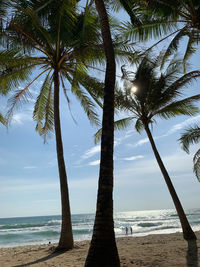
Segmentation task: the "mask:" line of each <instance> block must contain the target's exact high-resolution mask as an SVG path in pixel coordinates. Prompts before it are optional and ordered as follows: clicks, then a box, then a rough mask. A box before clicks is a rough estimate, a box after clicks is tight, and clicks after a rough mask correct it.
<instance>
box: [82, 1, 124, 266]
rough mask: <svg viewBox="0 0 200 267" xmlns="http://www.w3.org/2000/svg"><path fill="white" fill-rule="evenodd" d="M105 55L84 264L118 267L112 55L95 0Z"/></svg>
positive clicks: (102, 8) (100, 6) (102, 9)
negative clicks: (94, 194)
mask: <svg viewBox="0 0 200 267" xmlns="http://www.w3.org/2000/svg"><path fill="white" fill-rule="evenodd" d="M95 4H96V8H97V11H98V14H99V17H100V24H101V31H102V37H103V42H104V49H105V54H106V60H107V65H106V76H105V87H104V105H103V122H102V139H101V159H100V174H99V185H98V195H97V207H96V216H95V222H94V229H93V236H92V241H91V244H90V248H89V252H88V256H87V258H86V262H85V267H118V266H120V261H119V255H118V251H117V246H116V242H115V233H114V221H113V139H114V87H115V56H114V50H113V45H112V38H111V34H110V27H109V22H108V16H107V12H106V9H105V5H104V1H103V0H95Z"/></svg>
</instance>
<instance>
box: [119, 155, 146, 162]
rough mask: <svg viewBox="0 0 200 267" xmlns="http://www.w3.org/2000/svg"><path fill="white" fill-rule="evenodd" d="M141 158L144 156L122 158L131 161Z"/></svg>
mask: <svg viewBox="0 0 200 267" xmlns="http://www.w3.org/2000/svg"><path fill="white" fill-rule="evenodd" d="M143 158H144V156H142V155H138V156H133V157H128V158H124V159H123V160H127V161H131V160H137V159H143Z"/></svg>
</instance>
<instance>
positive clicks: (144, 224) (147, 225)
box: [137, 223, 163, 227]
mask: <svg viewBox="0 0 200 267" xmlns="http://www.w3.org/2000/svg"><path fill="white" fill-rule="evenodd" d="M162 224H163V223H138V224H137V225H138V226H140V227H154V226H159V225H162Z"/></svg>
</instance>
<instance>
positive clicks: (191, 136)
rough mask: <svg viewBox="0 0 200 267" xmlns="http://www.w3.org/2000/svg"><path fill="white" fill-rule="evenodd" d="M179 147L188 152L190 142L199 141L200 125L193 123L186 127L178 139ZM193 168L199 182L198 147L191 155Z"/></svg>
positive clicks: (199, 157)
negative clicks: (191, 125)
mask: <svg viewBox="0 0 200 267" xmlns="http://www.w3.org/2000/svg"><path fill="white" fill-rule="evenodd" d="M179 141H180V144H181V147H182V148H183V150H184V151H185V152H187V153H189V146H190V145H192V144H198V143H199V141H200V127H199V126H198V125H194V126H193V127H189V128H188V129H186V130H185V131H184V132H183V133H182V135H181V138H180V139H179ZM193 163H194V168H193V171H194V173H195V175H196V177H197V179H198V180H199V182H200V149H198V150H197V152H196V153H195V155H194V157H193Z"/></svg>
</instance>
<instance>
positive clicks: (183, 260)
mask: <svg viewBox="0 0 200 267" xmlns="http://www.w3.org/2000/svg"><path fill="white" fill-rule="evenodd" d="M195 233H196V235H197V242H194V241H193V242H189V243H188V242H187V241H185V240H184V239H183V236H182V233H172V234H153V235H146V236H140V237H138V236H131V235H128V236H126V237H118V238H116V240H117V247H118V251H119V256H120V262H121V266H123V267H133V266H141V267H142V266H149V267H150V266H151V267H156V266H163V267H164V266H168V267H175V266H180V267H186V266H194V267H198V266H200V231H198V232H195ZM89 243H90V240H85V241H79V242H77V241H76V242H75V246H74V248H73V249H72V250H70V251H67V252H64V253H54V254H52V248H53V247H54V246H55V245H56V243H55V244H40V245H26V246H17V247H7V248H0V266H1V267H11V266H13V267H14V266H15V267H22V266H30V265H35V266H65V267H81V266H84V262H85V258H86V256H87V252H88V248H89Z"/></svg>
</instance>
